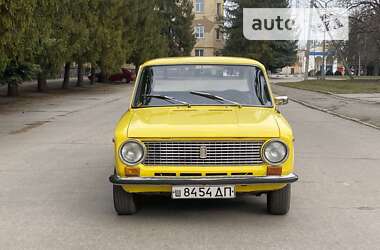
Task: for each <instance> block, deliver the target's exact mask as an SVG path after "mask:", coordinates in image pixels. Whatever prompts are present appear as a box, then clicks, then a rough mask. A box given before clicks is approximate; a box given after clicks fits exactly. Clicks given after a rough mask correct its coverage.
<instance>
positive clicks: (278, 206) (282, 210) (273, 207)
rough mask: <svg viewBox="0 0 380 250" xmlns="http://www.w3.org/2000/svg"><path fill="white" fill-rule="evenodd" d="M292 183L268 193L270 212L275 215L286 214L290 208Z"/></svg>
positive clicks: (268, 208)
mask: <svg viewBox="0 0 380 250" xmlns="http://www.w3.org/2000/svg"><path fill="white" fill-rule="evenodd" d="M290 193H291V192H290V184H288V185H286V186H285V187H284V188H282V189H280V190H276V191H273V192H269V193H268V194H267V210H268V213H270V214H274V215H285V214H287V213H288V212H289V208H290Z"/></svg>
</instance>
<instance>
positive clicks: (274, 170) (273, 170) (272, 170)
mask: <svg viewBox="0 0 380 250" xmlns="http://www.w3.org/2000/svg"><path fill="white" fill-rule="evenodd" d="M281 174H282V167H273V166H268V167H267V175H281Z"/></svg>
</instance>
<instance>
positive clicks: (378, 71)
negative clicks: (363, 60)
mask: <svg viewBox="0 0 380 250" xmlns="http://www.w3.org/2000/svg"><path fill="white" fill-rule="evenodd" d="M373 75H374V76H378V75H380V64H379V63H376V64H375V67H374V69H373Z"/></svg>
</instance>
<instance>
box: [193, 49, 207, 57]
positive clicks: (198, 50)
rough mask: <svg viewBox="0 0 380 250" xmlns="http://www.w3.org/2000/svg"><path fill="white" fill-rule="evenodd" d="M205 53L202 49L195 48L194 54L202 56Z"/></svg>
mask: <svg viewBox="0 0 380 250" xmlns="http://www.w3.org/2000/svg"><path fill="white" fill-rule="evenodd" d="M204 53H205V50H204V49H195V56H203V55H204Z"/></svg>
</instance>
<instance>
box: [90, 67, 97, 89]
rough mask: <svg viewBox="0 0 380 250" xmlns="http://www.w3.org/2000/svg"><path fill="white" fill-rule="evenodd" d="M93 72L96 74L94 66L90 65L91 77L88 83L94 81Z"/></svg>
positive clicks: (92, 83) (93, 82)
mask: <svg viewBox="0 0 380 250" xmlns="http://www.w3.org/2000/svg"><path fill="white" fill-rule="evenodd" d="M95 74H96V72H95V67H94V65H91V79H90V84H91V85H94V84H95V81H96V77H95Z"/></svg>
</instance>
